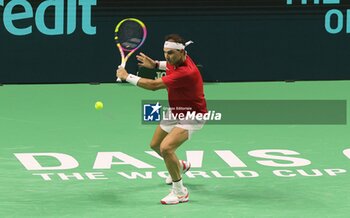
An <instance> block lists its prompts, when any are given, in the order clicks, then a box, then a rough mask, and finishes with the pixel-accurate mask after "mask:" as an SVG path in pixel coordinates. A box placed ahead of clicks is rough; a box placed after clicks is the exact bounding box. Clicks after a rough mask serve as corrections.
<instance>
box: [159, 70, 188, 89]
mask: <svg viewBox="0 0 350 218" xmlns="http://www.w3.org/2000/svg"><path fill="white" fill-rule="evenodd" d="M191 75H192V73H191V71H189V70H188V69H187V68H186V67H179V68H178V69H177V70H176V71H175V72H173V73H172V74H170V75H165V76H163V77H162V80H163V82H164V83H165V85H166V86H167V87H168V88H181V87H184V86H186V85H188V84H189V83H191V80H192V76H191Z"/></svg>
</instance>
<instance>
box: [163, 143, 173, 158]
mask: <svg viewBox="0 0 350 218" xmlns="http://www.w3.org/2000/svg"><path fill="white" fill-rule="evenodd" d="M160 153H161V154H162V157H166V156H167V155H169V154H172V153H174V149H173V148H172V147H171V146H169V145H167V144H161V145H160Z"/></svg>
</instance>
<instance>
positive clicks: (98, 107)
mask: <svg viewBox="0 0 350 218" xmlns="http://www.w3.org/2000/svg"><path fill="white" fill-rule="evenodd" d="M95 108H96V110H101V109H102V108H103V103H102V102H101V101H97V102H96V103H95Z"/></svg>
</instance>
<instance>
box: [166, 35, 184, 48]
mask: <svg viewBox="0 0 350 218" xmlns="http://www.w3.org/2000/svg"><path fill="white" fill-rule="evenodd" d="M165 41H172V42H177V43H181V44H183V45H185V43H186V41H185V39H184V38H182V37H181V36H180V35H179V34H174V33H173V34H169V35H167V36H165Z"/></svg>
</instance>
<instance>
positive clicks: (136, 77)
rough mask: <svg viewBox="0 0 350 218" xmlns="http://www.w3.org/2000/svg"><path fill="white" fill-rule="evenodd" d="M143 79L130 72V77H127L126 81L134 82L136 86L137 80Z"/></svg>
mask: <svg viewBox="0 0 350 218" xmlns="http://www.w3.org/2000/svg"><path fill="white" fill-rule="evenodd" d="M140 79H141V77H138V76H135V75H133V74H129V75H128V77H127V78H126V81H127V82H128V83H131V84H133V85H134V86H137V82H138V81H139V80H140Z"/></svg>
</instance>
